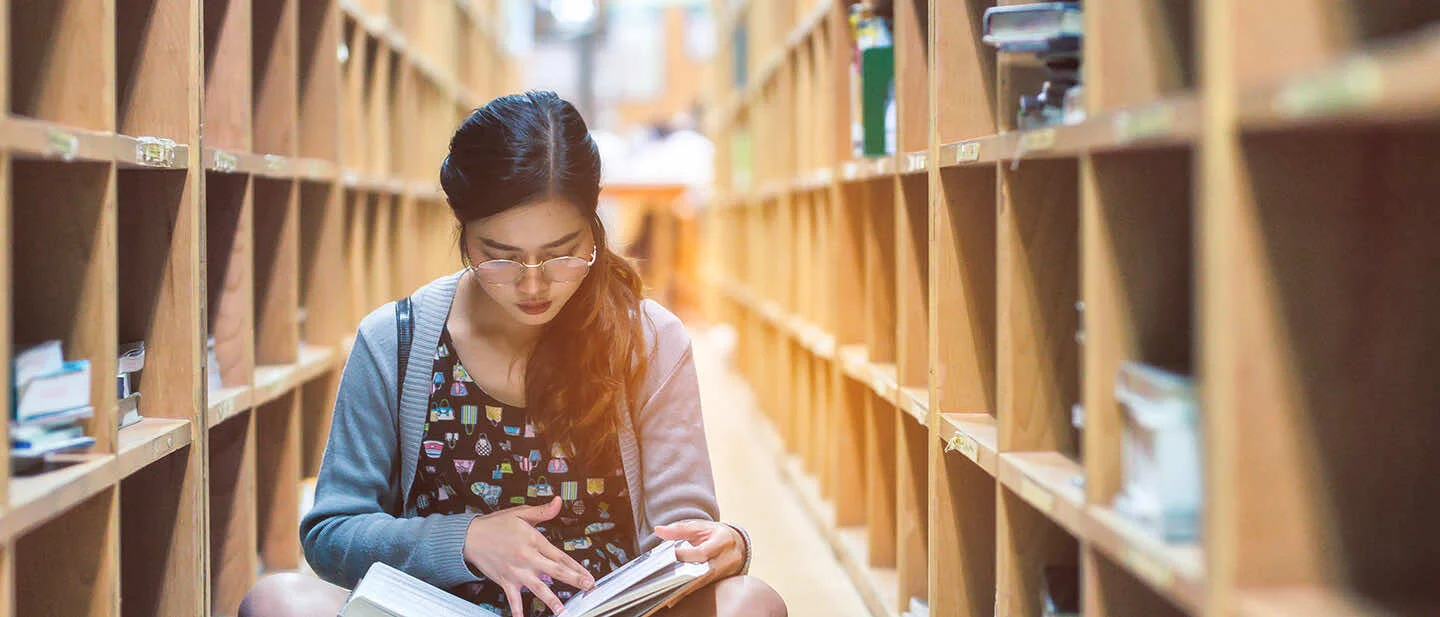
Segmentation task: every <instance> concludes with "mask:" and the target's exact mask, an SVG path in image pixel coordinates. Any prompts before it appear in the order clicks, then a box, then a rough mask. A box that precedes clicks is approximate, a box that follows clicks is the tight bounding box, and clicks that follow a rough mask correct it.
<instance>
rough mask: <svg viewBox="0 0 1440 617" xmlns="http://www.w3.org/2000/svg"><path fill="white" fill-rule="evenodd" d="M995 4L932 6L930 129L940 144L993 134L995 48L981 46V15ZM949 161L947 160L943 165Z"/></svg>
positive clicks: (987, 0) (973, 0) (966, 0)
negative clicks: (933, 104)
mask: <svg viewBox="0 0 1440 617" xmlns="http://www.w3.org/2000/svg"><path fill="white" fill-rule="evenodd" d="M994 5H995V2H994V0H962V1H959V2H940V3H937V4H936V6H935V15H934V19H935V20H936V21H935V58H933V59H932V62H935V63H936V71H935V83H934V85H933V86H932V87H934V88H936V89H937V91H938V92H940V93H941V94H940V96H938V97H937V105H938V107H937V113H936V116H935V125H936V126H935V128H936V131H937V132H938V133H939V138H940V141H941V143H950V142H954V141H958V140H963V139H973V138H976V137H983V136H985V135H992V134H994V133H995V132H996V126H997V125H996V123H995V122H996V113H997V105H998V103H999V98H998V97H999V88H998V84H997V82H996V76H997V65H996V55H995V49H994V48H992V47H990V46H989V45H986V44H985V43H984V42H983V41H982V40H981V37H983V36H984V35H985V22H984V18H985V10H986V9H988V8H990V7H992V6H994ZM947 162H948V161H947Z"/></svg>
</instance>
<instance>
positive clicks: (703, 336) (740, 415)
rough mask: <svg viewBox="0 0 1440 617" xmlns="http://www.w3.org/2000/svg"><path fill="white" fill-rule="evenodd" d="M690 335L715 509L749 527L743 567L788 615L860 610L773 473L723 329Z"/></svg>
mask: <svg viewBox="0 0 1440 617" xmlns="http://www.w3.org/2000/svg"><path fill="white" fill-rule="evenodd" d="M691 335H692V337H693V340H694V347H695V365H696V371H697V372H698V373H699V375H700V399H701V405H702V407H703V409H704V417H705V430H706V434H707V437H708V441H709V445H710V458H711V461H712V463H713V464H714V469H715V492H716V493H717V496H718V497H719V499H720V514H721V516H722V517H723V518H725V519H726V520H729V521H733V522H736V523H739V524H741V525H743V526H745V528H746V530H748V531H749V532H750V534H751V539H752V541H753V542H754V544H755V555H754V561H753V562H752V564H751V569H750V573H751V574H753V575H755V576H757V577H759V578H761V579H763V580H765V581H766V582H768V583H770V585H771V586H773V587H774V588H775V589H776V591H779V592H780V595H781V596H782V597H784V598H785V602H786V604H787V605H788V606H789V607H790V614H791V615H792V616H794V617H812V616H821V615H824V616H827V617H868V615H869V612H867V611H866V609H865V605H864V603H863V602H862V601H861V599H860V595H859V594H858V593H857V592H856V591H855V588H854V586H853V585H852V584H851V582H850V578H849V577H848V576H847V575H846V574H845V571H844V570H843V569H841V566H840V564H839V562H837V561H836V559H835V554H834V553H833V552H832V551H831V550H830V545H829V544H828V543H827V542H826V540H825V538H824V536H822V535H821V532H820V530H818V529H816V528H815V524H814V523H813V522H812V519H810V518H809V516H808V515H807V514H806V512H805V510H804V509H803V508H804V507H805V506H804V505H802V503H801V501H800V498H799V496H798V495H796V494H795V493H794V492H793V491H792V490H790V488H789V485H787V484H786V483H785V481H784V480H783V479H782V478H781V475H780V468H779V462H778V461H776V460H775V459H774V454H773V453H772V452H771V450H770V449H769V447H767V446H766V445H765V444H766V443H767V441H768V439H765V438H762V436H761V435H757V434H756V429H755V427H757V426H765V424H764V423H765V420H764V419H763V417H762V416H761V413H760V411H759V410H758V409H756V407H755V403H754V399H753V398H752V397H751V394H750V389H749V386H748V384H747V383H746V382H745V380H744V379H743V378H742V377H741V376H739V375H738V374H737V373H736V372H735V371H734V370H732V368H731V367H730V365H729V356H728V348H729V347H730V344H729V341H728V340H727V339H730V338H731V336H730V334H729V332H728V331H727V329H726V328H724V327H718V328H708V329H703V328H693V329H692V331H691ZM764 430H765V431H769V430H770V429H769V428H768V427H767V428H765V429H764ZM765 437H769V435H768V434H767V435H765Z"/></svg>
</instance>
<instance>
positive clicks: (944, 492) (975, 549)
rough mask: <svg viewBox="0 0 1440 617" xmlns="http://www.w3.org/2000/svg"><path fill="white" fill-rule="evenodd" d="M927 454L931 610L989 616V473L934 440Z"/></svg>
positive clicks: (991, 501)
mask: <svg viewBox="0 0 1440 617" xmlns="http://www.w3.org/2000/svg"><path fill="white" fill-rule="evenodd" d="M930 457H931V460H932V464H931V469H933V470H935V475H934V477H932V478H931V479H930V486H931V488H932V491H931V495H930V501H931V503H932V504H933V505H932V507H931V509H930V547H931V554H932V555H933V556H934V564H933V566H932V567H933V568H934V571H933V572H931V573H930V578H931V579H932V580H935V581H939V584H938V585H936V586H935V587H934V588H933V589H931V591H930V611H931V614H934V615H955V616H957V617H982V616H986V617H988V616H990V615H994V614H995V613H994V611H995V531H996V526H995V490H996V489H995V477H994V476H991V475H989V474H987V473H985V470H984V469H981V468H980V466H979V465H976V464H975V463H974V462H973V461H971V460H970V459H967V458H965V457H963V456H960V455H958V454H955V453H947V452H946V451H945V448H944V446H943V444H940V443H939V442H936V443H935V444H934V445H932V446H931V449H930Z"/></svg>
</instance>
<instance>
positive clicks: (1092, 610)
mask: <svg viewBox="0 0 1440 617" xmlns="http://www.w3.org/2000/svg"><path fill="white" fill-rule="evenodd" d="M1082 559H1083V561H1084V564H1085V565H1084V568H1083V569H1084V572H1085V579H1086V580H1085V589H1084V593H1085V598H1084V601H1085V605H1086V606H1085V609H1086V610H1085V611H1084V614H1086V615H1098V616H1101V617H1185V616H1186V615H1187V614H1188V613H1186V612H1185V611H1184V610H1183V609H1181V608H1180V607H1178V606H1175V605H1174V604H1172V603H1171V602H1170V601H1169V600H1166V599H1165V598H1164V597H1162V596H1161V595H1160V594H1157V593H1155V590H1153V589H1151V588H1150V587H1149V586H1148V585H1146V584H1145V583H1143V582H1141V581H1140V580H1139V579H1137V578H1135V576H1134V575H1133V574H1131V573H1130V572H1128V571H1126V570H1125V568H1122V567H1120V565H1119V564H1117V563H1115V562H1114V561H1111V560H1110V558H1109V557H1108V556H1106V555H1105V554H1104V553H1101V552H1100V551H1096V550H1093V549H1092V550H1087V551H1086V552H1085V555H1084V556H1083V558H1082Z"/></svg>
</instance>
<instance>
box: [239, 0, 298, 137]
mask: <svg viewBox="0 0 1440 617" xmlns="http://www.w3.org/2000/svg"><path fill="white" fill-rule="evenodd" d="M251 2H252V3H253V4H254V13H253V22H252V26H251V27H252V31H251V36H252V37H253V44H254V47H253V49H252V53H253V58H252V62H253V64H252V65H251V66H252V68H253V71H254V74H253V76H252V79H253V80H254V81H253V82H252V84H253V87H254V90H255V92H254V97H255V98H254V105H255V111H254V113H255V126H254V129H255V135H254V150H255V152H258V153H263V154H278V155H282V156H294V155H295V152H296V147H297V145H298V144H297V141H298V140H297V133H299V131H298V130H297V127H298V119H297V115H298V110H299V98H298V93H297V91H296V88H297V86H298V83H299V57H298V52H299V32H298V26H299V10H298V9H299V7H298V4H299V0H251Z"/></svg>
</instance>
